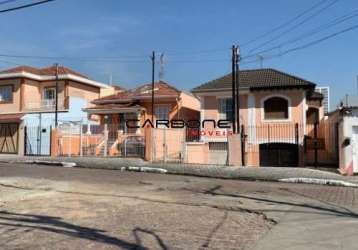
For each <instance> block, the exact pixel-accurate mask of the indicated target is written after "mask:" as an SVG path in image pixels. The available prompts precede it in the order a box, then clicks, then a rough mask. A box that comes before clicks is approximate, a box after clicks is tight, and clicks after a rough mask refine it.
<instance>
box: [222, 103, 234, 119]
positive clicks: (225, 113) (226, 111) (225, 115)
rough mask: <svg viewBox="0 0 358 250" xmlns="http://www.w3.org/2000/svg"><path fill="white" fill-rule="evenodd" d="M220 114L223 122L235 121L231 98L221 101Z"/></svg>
mask: <svg viewBox="0 0 358 250" xmlns="http://www.w3.org/2000/svg"><path fill="white" fill-rule="evenodd" d="M218 108H219V114H220V119H221V120H229V121H231V120H232V119H233V113H234V112H233V110H232V99H231V98H225V99H219V105H218Z"/></svg>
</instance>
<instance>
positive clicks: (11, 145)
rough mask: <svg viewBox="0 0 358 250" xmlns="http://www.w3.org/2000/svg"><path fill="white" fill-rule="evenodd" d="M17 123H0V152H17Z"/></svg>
mask: <svg viewBox="0 0 358 250" xmlns="http://www.w3.org/2000/svg"><path fill="white" fill-rule="evenodd" d="M18 133H19V124H18V123H0V154H17V153H18Z"/></svg>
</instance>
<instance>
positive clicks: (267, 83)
mask: <svg viewBox="0 0 358 250" xmlns="http://www.w3.org/2000/svg"><path fill="white" fill-rule="evenodd" d="M231 79H232V78H231V74H228V75H225V76H223V77H221V78H218V79H215V80H213V81H210V82H207V83H204V84H202V85H200V86H198V87H196V88H194V89H193V90H192V92H194V93H195V92H201V91H215V90H218V89H231V84H232V83H231V81H232V80H231ZM314 86H315V84H314V83H313V82H310V81H307V80H305V79H302V78H299V77H297V76H294V75H291V74H287V73H284V72H281V71H278V70H275V69H254V70H240V88H249V89H252V90H254V89H265V88H287V87H301V88H305V87H308V88H313V87H314Z"/></svg>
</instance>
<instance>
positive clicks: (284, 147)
mask: <svg viewBox="0 0 358 250" xmlns="http://www.w3.org/2000/svg"><path fill="white" fill-rule="evenodd" d="M260 165H261V166H268V167H272V166H276V167H297V166H298V145H297V144H291V143H265V144H261V145H260Z"/></svg>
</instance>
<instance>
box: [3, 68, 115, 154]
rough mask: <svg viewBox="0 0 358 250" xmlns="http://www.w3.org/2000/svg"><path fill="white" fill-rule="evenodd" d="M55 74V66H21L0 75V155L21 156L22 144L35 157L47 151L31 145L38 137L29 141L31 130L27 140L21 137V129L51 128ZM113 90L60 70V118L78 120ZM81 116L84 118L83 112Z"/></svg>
mask: <svg viewBox="0 0 358 250" xmlns="http://www.w3.org/2000/svg"><path fill="white" fill-rule="evenodd" d="M55 75H56V67H54V66H52V67H47V68H34V67H29V66H20V67H16V68H12V69H8V70H3V71H1V72H0V131H1V133H0V153H6V154H23V153H24V152H25V153H26V149H24V146H25V145H27V146H29V148H28V149H29V150H30V147H31V150H30V151H31V152H32V153H33V152H34V148H36V149H37V151H36V150H35V151H36V152H37V153H36V154H42V152H43V151H46V152H47V151H49V149H43V147H44V145H45V143H42V145H41V146H40V145H35V146H34V145H32V144H33V143H35V141H36V140H38V138H33V139H32V138H30V137H31V131H30V130H29V131H28V133H27V135H28V137H29V138H28V139H27V140H26V139H25V138H21V137H23V136H24V134H25V132H24V131H23V130H24V126H28V127H30V126H51V125H52V126H53V123H54V111H55V106H56V87H55V86H56V76H55ZM113 91H115V90H114V89H113V88H111V87H109V86H108V85H106V84H103V83H100V82H96V81H93V80H91V79H89V78H87V77H86V76H83V75H81V74H79V73H77V72H75V71H73V70H71V69H69V68H66V67H59V68H58V111H59V119H61V120H64V119H66V117H68V118H69V117H71V118H74V117H80V116H81V112H82V108H85V107H87V106H88V105H89V104H90V102H91V101H92V100H94V99H98V98H100V97H101V96H102V95H108V94H112V93H113ZM83 116H84V117H86V115H85V113H83ZM41 123H42V124H41ZM45 123H46V124H45ZM20 125H21V126H20ZM42 130H43V131H45V129H42ZM43 131H40V136H41V137H42V139H44V138H47V137H49V136H48V131H47V132H43ZM36 133H37V131H36ZM41 133H43V134H41ZM35 144H36V143H35ZM48 147H49V145H48ZM28 153H30V152H28Z"/></svg>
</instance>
